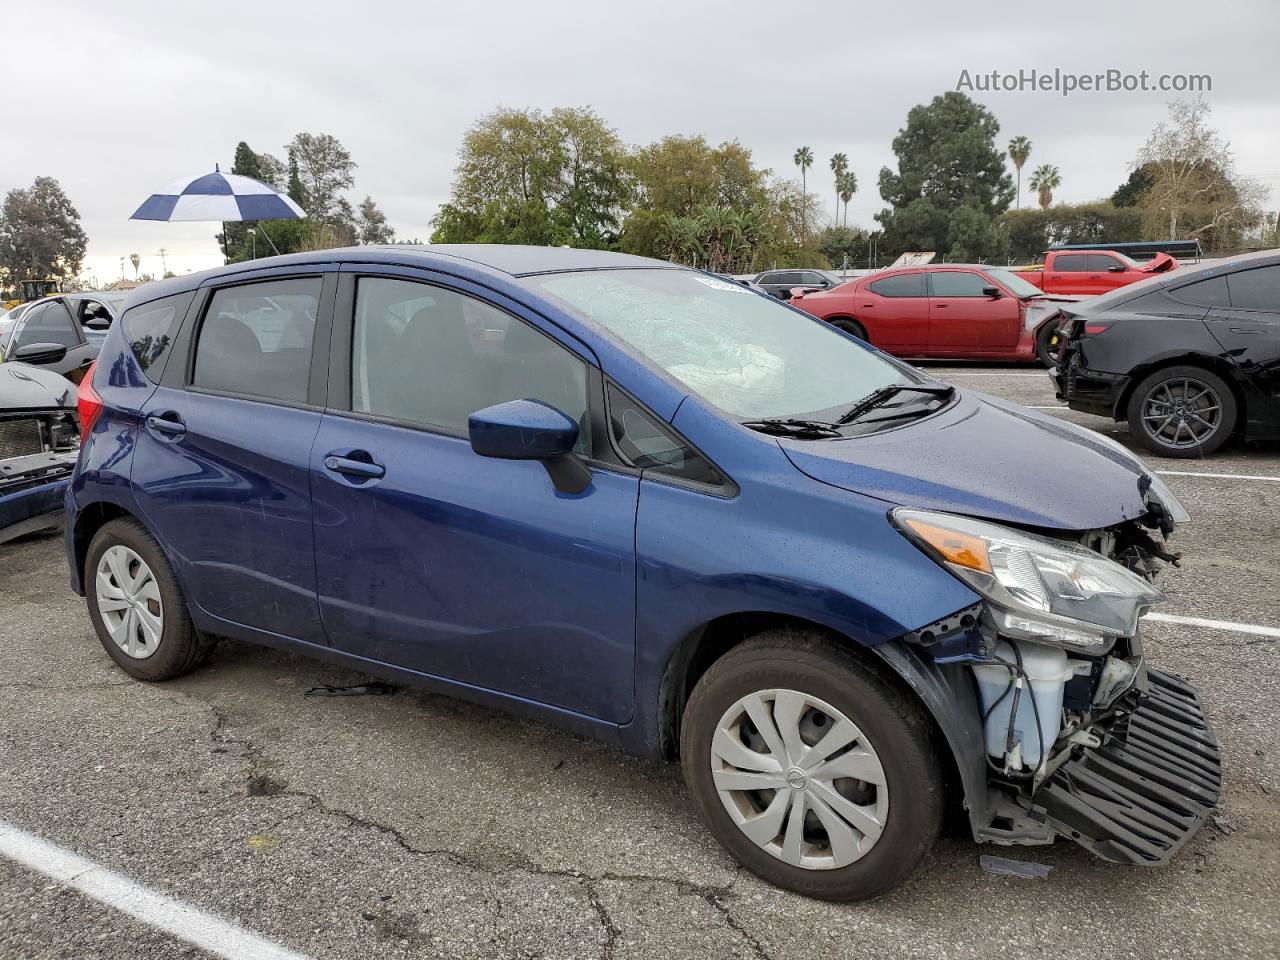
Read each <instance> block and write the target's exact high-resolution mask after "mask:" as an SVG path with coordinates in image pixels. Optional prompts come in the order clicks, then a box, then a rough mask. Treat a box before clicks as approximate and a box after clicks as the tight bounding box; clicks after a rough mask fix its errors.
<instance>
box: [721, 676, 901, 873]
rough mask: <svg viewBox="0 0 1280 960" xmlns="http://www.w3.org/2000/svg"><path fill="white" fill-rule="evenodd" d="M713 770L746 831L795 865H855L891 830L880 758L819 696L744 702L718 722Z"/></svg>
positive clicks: (770, 695) (788, 693) (783, 693)
mask: <svg viewBox="0 0 1280 960" xmlns="http://www.w3.org/2000/svg"><path fill="white" fill-rule="evenodd" d="M711 773H712V777H713V778H714V780H715V785H716V789H717V791H718V792H719V794H720V801H721V802H722V803H723V804H724V808H725V810H727V811H728V812H729V816H730V817H732V818H733V821H734V823H736V824H737V825H738V828H739V829H740V830H741V831H742V832H743V833H744V834H746V835H747V837H748V838H749V839H750V840H751V841H752V842H753V843H755V844H756V845H757V846H759V847H762V848H764V849H765V850H767V851H768V852H769V853H771V854H773V856H775V857H777V858H778V859H779V860H782V861H784V862H786V863H789V864H791V865H792V866H794V867H804V868H806V869H809V870H832V869H835V868H837V867H845V866H848V865H849V864H851V863H853V862H854V861H855V860H859V859H861V858H862V857H864V856H866V854H867V852H868V851H869V850H870V849H871V848H872V847H873V846H875V844H876V841H878V840H879V839H880V834H881V833H882V832H883V831H884V825H885V822H886V819H887V816H888V813H889V790H888V787H887V786H886V785H885V775H884V768H883V767H882V766H881V765H880V758H879V757H878V756H876V752H875V749H874V748H873V747H872V746H871V743H870V742H869V741H868V740H867V738H866V737H865V736H863V734H862V731H861V730H859V729H858V728H857V726H856V725H855V724H854V723H853V721H852V720H850V719H849V718H848V717H846V716H845V715H844V714H843V713H841V712H840V711H839V710H837V709H836V708H835V707H833V706H831V705H830V704H828V703H825V702H824V701H822V700H819V699H818V698H817V697H811V696H809V695H808V694H805V693H800V692H798V691H795V690H761V691H760V692H758V693H753V694H751V695H750V696H746V697H743V698H742V699H741V700H739V701H738V702H737V703H735V704H734V705H733V706H732V707H730V708H729V709H728V710H726V711H725V712H724V716H722V717H721V718H720V722H719V723H718V724H717V725H716V731H715V735H714V739H713V740H712V743H711Z"/></svg>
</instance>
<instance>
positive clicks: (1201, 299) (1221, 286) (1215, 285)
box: [1169, 277, 1231, 307]
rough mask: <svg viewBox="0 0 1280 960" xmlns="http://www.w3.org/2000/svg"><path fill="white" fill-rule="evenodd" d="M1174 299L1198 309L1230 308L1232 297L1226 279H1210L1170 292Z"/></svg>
mask: <svg viewBox="0 0 1280 960" xmlns="http://www.w3.org/2000/svg"><path fill="white" fill-rule="evenodd" d="M1169 292H1170V293H1171V294H1172V295H1173V296H1174V298H1176V299H1178V300H1181V301H1182V302H1183V303H1190V304H1193V305H1195V306H1197V307H1229V306H1231V297H1230V295H1229V293H1228V292H1227V278H1226V277H1210V278H1209V279H1208V280H1197V281H1196V282H1195V283H1188V284H1187V285H1186V286H1185V287H1178V288H1177V289H1176V290H1171V291H1169Z"/></svg>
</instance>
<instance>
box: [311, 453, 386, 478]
mask: <svg viewBox="0 0 1280 960" xmlns="http://www.w3.org/2000/svg"><path fill="white" fill-rule="evenodd" d="M324 465H325V469H327V470H331V471H333V472H334V473H341V474H343V475H344V476H348V477H360V478H361V479H365V480H376V479H377V478H378V477H381V476H385V475H386V472H387V470H386V467H384V466H383V465H382V464H380V463H373V462H372V460H357V459H355V458H354V457H349V456H341V455H340V454H337V453H331V454H329V455H328V456H327V457H325V458H324Z"/></svg>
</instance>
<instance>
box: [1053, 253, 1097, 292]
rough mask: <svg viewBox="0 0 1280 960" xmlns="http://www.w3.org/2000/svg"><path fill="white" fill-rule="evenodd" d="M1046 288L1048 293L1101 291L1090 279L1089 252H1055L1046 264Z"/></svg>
mask: <svg viewBox="0 0 1280 960" xmlns="http://www.w3.org/2000/svg"><path fill="white" fill-rule="evenodd" d="M1045 268H1046V269H1045V271H1044V289H1045V292H1046V293H1072V294H1092V293H1101V292H1102V290H1101V289H1095V288H1094V285H1093V283H1092V282H1091V281H1090V280H1089V254H1087V253H1055V254H1053V255H1052V256H1051V257H1049V262H1048V263H1046V264H1045Z"/></svg>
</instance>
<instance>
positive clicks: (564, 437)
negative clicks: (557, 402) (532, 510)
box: [467, 400, 591, 494]
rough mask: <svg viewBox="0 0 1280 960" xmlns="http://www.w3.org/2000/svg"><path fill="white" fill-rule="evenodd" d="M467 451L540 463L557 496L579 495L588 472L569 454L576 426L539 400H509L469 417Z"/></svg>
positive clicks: (500, 458) (573, 442)
mask: <svg viewBox="0 0 1280 960" xmlns="http://www.w3.org/2000/svg"><path fill="white" fill-rule="evenodd" d="M467 428H468V433H469V435H470V438H471V449H472V450H474V451H475V452H476V453H478V454H479V455H480V456H482V457H493V458H494V459H497V460H541V461H542V464H543V466H545V467H546V468H547V473H548V474H549V475H550V477H551V482H552V483H553V484H554V485H555V488H556V489H557V490H558V491H560V492H561V493H574V494H576V493H581V492H582V491H583V490H585V489H587V487H589V486H590V485H591V471H590V470H588V469H587V467H586V464H584V463H583V462H582V461H581V460H579V459H578V457H577V456H576V455H575V454H574V452H573V447H574V444H576V443H577V442H578V424H577V423H575V422H574V420H573V418H572V417H570V416H569V415H568V414H566V413H563V412H561V411H560V410H557V409H556V408H555V407H553V406H551V405H550V404H547V403H543V402H542V401H540V400H509V401H507V402H506V403H499V404H495V405H494V406H492V407H485V408H484V409H483V410H477V411H476V412H475V413H473V414H471V416H470V417H469V418H468V421H467Z"/></svg>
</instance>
